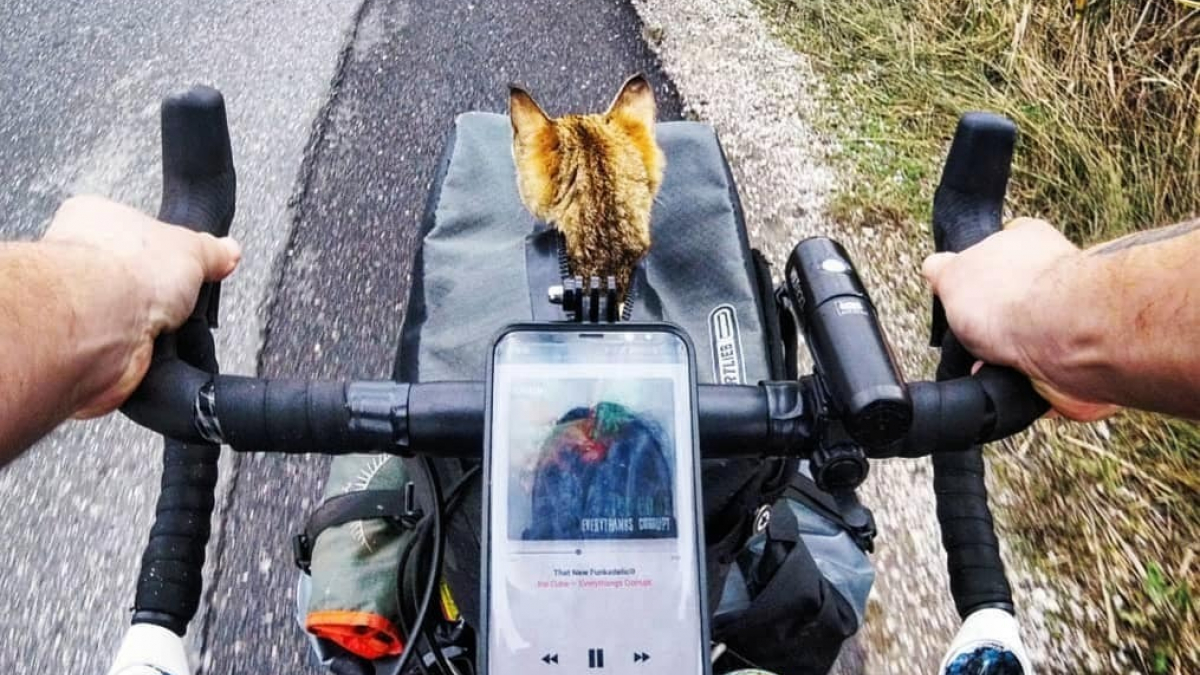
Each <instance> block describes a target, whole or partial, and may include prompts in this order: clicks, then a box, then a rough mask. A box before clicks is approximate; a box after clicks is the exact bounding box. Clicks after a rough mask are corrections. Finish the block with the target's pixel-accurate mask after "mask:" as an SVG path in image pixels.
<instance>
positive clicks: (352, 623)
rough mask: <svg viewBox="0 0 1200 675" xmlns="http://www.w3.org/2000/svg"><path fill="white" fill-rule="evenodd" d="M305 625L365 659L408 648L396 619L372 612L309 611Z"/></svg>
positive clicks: (387, 654)
mask: <svg viewBox="0 0 1200 675" xmlns="http://www.w3.org/2000/svg"><path fill="white" fill-rule="evenodd" d="M304 628H305V629H306V630H307V631H308V632H310V633H312V634H313V635H315V636H317V637H319V638H324V639H326V640H329V641H330V642H333V643H334V644H336V645H338V646H340V647H341V648H343V649H345V650H346V651H348V652H351V653H352V654H357V655H358V656H361V657H363V658H364V659H381V658H384V657H386V656H396V655H398V654H400V653H401V652H403V651H404V640H403V639H401V637H400V632H399V631H398V630H396V627H395V626H393V625H392V622H391V621H388V620H387V619H385V618H384V617H382V616H379V615H378V614H372V613H370V612H348V611H343V610H325V611H321V612H309V614H308V617H307V618H306V619H305V621H304Z"/></svg>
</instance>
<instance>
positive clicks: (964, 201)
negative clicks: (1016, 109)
mask: <svg viewBox="0 0 1200 675" xmlns="http://www.w3.org/2000/svg"><path fill="white" fill-rule="evenodd" d="M1016 133H1017V130H1016V126H1015V125H1014V124H1013V123H1012V122H1011V121H1009V120H1007V119H1005V118H1003V117H1000V116H998V115H991V114H987V113H968V114H966V115H964V116H963V118H962V119H961V120H960V121H959V124H958V129H957V130H956V131H955V135H954V141H953V144H952V145H951V147H950V153H949V155H948V156H947V158H946V164H945V168H944V169H943V172H942V180H941V183H940V184H939V185H938V189H937V192H936V194H935V195H934V199H933V231H934V243H935V245H936V248H937V250H938V251H939V252H941V251H950V252H954V253H958V252H961V251H964V250H966V249H968V248H970V247H971V246H974V245H975V244H978V243H980V242H981V241H983V240H984V239H986V238H987V237H988V236H990V235H992V234H994V233H996V232H999V231H1000V227H1001V218H1002V212H1003V208H1004V195H1005V192H1006V191H1007V189H1008V178H1009V168H1010V166H1011V164H1012V156H1013V147H1014V143H1015V140H1016ZM932 342H933V344H934V346H940V347H941V349H942V360H941V363H940V364H939V365H938V371H937V377H938V380H940V381H942V383H943V384H944V385H948V384H949V383H952V382H955V381H957V380H956V379H955V378H961V377H962V376H963V375H966V374H968V373H970V372H971V368H972V367H973V365H974V363H975V358H974V357H973V356H972V355H971V354H970V353H969V352H968V351H967V350H966V349H964V348H963V346H962V344H961V343H959V341H958V340H957V339H956V338H955V337H954V334H953V333H952V332H951V331H950V330H949V327H948V325H947V321H946V316H945V312H944V309H943V308H942V305H941V303H940V302H939V301H936V299H935V303H934V318H933V336H932ZM989 374H990V375H991V376H992V377H994V378H998V379H1004V380H1006V381H1008V382H1009V383H1010V384H1011V385H1012V386H1013V387H1015V389H1014V391H1013V393H1012V394H1010V395H1009V396H1007V397H1006V398H1005V399H1003V400H1004V401H1005V403H1006V405H1003V406H1001V407H999V408H997V409H996V414H997V420H996V427H997V428H998V429H1000V430H1001V431H1006V430H1011V431H1019V430H1020V429H1024V428H1025V427H1027V426H1029V425H1030V424H1032V423H1033V421H1034V420H1036V419H1038V418H1039V417H1041V416H1042V415H1043V414H1045V413H1046V411H1047V410H1048V409H1049V405H1048V404H1047V403H1046V402H1045V401H1044V400H1043V399H1042V398H1041V397H1040V396H1039V395H1038V394H1037V393H1036V392H1035V391H1033V388H1032V385H1031V384H1030V383H1029V380H1028V379H1026V378H1025V377H1024V376H1022V375H1020V374H1019V373H1017V372H1016V371H1014V370H1012V369H1011V368H1000V367H997V366H990V365H988V366H984V367H983V368H982V369H981V370H980V372H979V375H981V376H984V377H988V376H989ZM1017 389H1019V390H1020V392H1018V391H1017ZM979 443H980V441H979V440H978V439H969V438H966V437H963V438H962V439H961V441H960V444H959V445H958V446H957V448H955V449H957V450H960V452H949V453H947V452H937V453H934V455H933V483H934V493H935V495H936V498H937V514H938V522H939V523H940V524H941V527H942V546H943V548H944V549H945V551H946V566H947V569H948V571H949V573H950V590H951V594H952V595H953V596H954V603H955V605H956V607H957V609H958V612H959V615H960V616H961V617H962V618H964V619H965V618H967V617H968V616H970V615H971V614H973V613H975V612H976V611H978V610H980V609H985V608H988V607H995V608H999V609H1002V610H1004V611H1006V612H1008V613H1009V614H1012V613H1013V612H1014V608H1013V600H1012V588H1011V587H1010V586H1009V583H1008V578H1007V575H1006V574H1005V571H1004V562H1003V560H1002V559H1001V557H1000V547H999V540H998V539H997V537H996V531H995V527H994V525H993V522H992V513H991V510H990V509H989V508H988V501H987V484H986V482H985V465H984V461H983V452H982V449H981V448H980V447H979Z"/></svg>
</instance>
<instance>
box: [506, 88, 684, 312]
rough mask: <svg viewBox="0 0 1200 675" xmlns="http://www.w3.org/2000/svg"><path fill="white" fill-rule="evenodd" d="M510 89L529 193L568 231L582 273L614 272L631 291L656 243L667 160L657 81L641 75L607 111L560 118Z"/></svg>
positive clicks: (525, 195)
mask: <svg viewBox="0 0 1200 675" xmlns="http://www.w3.org/2000/svg"><path fill="white" fill-rule="evenodd" d="M509 93H510V96H509V115H510V117H511V118H512V127H513V157H514V159H515V160H516V166H517V187H518V189H519V190H520V193H521V200H522V201H523V202H524V203H525V206H526V207H527V208H528V209H529V211H530V212H531V213H533V215H534V216H535V217H536V218H538V219H540V220H543V221H545V222H547V223H550V224H551V225H553V226H554V227H556V228H558V229H559V230H560V231H561V232H562V233H563V237H564V239H566V243H567V257H568V258H569V260H570V263H571V271H572V272H573V273H574V274H577V275H582V276H584V277H590V276H600V277H605V276H609V275H612V276H615V277H617V283H618V284H619V286H620V288H621V289H622V291H625V290H626V289H627V288H628V282H629V278H630V276H631V274H632V272H633V268H634V266H635V265H637V263H638V261H639V260H641V258H642V256H644V255H645V254H646V251H648V250H649V249H650V210H651V208H652V207H653V206H654V197H655V195H656V194H657V193H658V187H659V185H660V184H662V177H663V168H664V167H665V165H666V160H665V159H664V158H663V153H662V150H660V149H659V147H658V144H657V143H656V142H655V140H654V117H655V112H656V110H655V105H654V91H653V90H652V89H651V87H650V83H649V82H647V81H646V78H644V77H642V76H641V75H636V76H634V77H632V78H630V79H629V81H627V82H626V83H625V84H624V86H622V87H621V90H620V92H618V93H617V96H616V98H615V99H613V102H612V104H611V105H610V106H609V108H608V110H607V111H605V112H604V113H600V114H593V115H564V116H563V117H559V118H557V119H551V118H550V117H549V116H547V115H546V113H545V112H543V111H542V109H541V107H539V106H538V104H537V102H535V101H534V100H533V97H531V96H530V95H529V94H528V92H526V91H525V90H523V89H520V88H518V87H511V88H510V92H509Z"/></svg>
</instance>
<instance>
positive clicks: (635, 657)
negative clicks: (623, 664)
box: [633, 652, 650, 663]
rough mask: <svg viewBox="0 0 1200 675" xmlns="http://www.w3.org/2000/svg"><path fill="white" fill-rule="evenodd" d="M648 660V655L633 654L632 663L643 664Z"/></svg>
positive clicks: (644, 653)
mask: <svg viewBox="0 0 1200 675" xmlns="http://www.w3.org/2000/svg"><path fill="white" fill-rule="evenodd" d="M649 660H650V655H649V654H647V653H646V652H634V653H633V662H634V663H643V662H645V661H649Z"/></svg>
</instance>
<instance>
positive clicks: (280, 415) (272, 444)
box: [214, 375, 386, 455]
mask: <svg viewBox="0 0 1200 675" xmlns="http://www.w3.org/2000/svg"><path fill="white" fill-rule="evenodd" d="M214 388H215V394H216V408H217V417H218V419H220V422H221V430H222V432H223V433H224V436H225V442H226V443H228V444H229V445H230V446H232V447H233V448H234V449H235V450H238V451H241V452H285V453H306V452H319V453H322V454H330V455H338V454H348V453H352V452H362V451H364V450H370V449H380V450H386V448H365V447H362V446H361V445H360V444H358V443H356V442H355V441H354V440H353V439H352V438H351V436H350V433H349V429H350V413H349V409H348V408H347V407H346V384H345V383H344V382H322V381H313V382H309V381H301V380H262V379H258V378H250V377H238V376H232V375H221V376H218V377H217V378H216V380H215V383H214Z"/></svg>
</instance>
